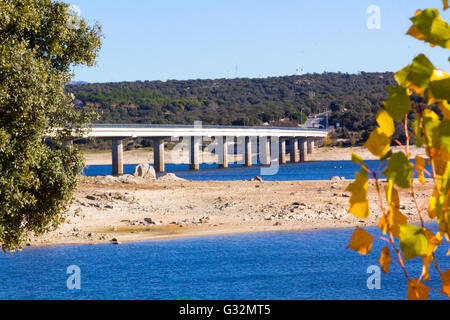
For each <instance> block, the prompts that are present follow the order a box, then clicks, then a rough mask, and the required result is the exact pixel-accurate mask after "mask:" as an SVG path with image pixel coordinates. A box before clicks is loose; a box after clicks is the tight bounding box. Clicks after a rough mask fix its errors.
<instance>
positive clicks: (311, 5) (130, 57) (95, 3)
mask: <svg viewBox="0 0 450 320" xmlns="http://www.w3.org/2000/svg"><path fill="white" fill-rule="evenodd" d="M65 2H68V3H71V4H73V5H76V6H78V7H79V8H80V9H81V15H82V16H83V17H84V18H86V19H87V20H88V21H89V22H90V23H93V22H95V21H98V22H99V23H100V24H102V25H103V31H104V34H105V39H103V48H102V50H101V52H100V56H99V59H98V65H97V66H95V67H93V68H85V67H76V68H75V69H74V71H75V73H76V76H75V80H84V81H89V82H110V81H112V82H117V81H134V80H162V81H166V80H168V79H176V80H184V79H215V78H227V77H228V78H235V77H236V76H238V77H249V78H257V77H270V76H282V75H292V74H295V72H296V69H297V68H299V67H302V68H304V70H305V72H306V73H314V72H316V73H321V72H324V71H328V72H335V71H341V72H348V73H356V72H358V71H366V72H371V71H396V70H399V69H401V68H402V67H404V66H406V65H407V64H408V63H410V61H411V60H412V59H413V58H414V56H415V55H417V54H419V53H425V54H427V55H428V56H429V57H430V58H431V60H432V61H433V63H434V64H435V65H436V66H437V67H439V68H442V69H444V70H447V71H448V69H449V68H448V67H449V63H448V60H447V59H448V53H446V52H445V51H444V50H443V49H440V48H434V49H431V48H430V47H429V46H428V45H426V44H424V43H422V42H419V41H417V40H415V39H413V38H412V37H409V36H406V35H405V33H406V31H407V30H408V28H409V26H410V21H409V18H410V17H411V16H413V15H414V12H415V11H416V9H420V8H422V9H423V8H426V7H432V8H439V9H442V1H441V0H426V1H425V0H394V1H393V0H320V1H319V0H292V1H290V0H289V1H288V0H257V1H256V0H226V1H224V0H191V1H181V0H179V1H175V0H164V1H148V0H127V1H124V0H114V1H111V0H108V1H107V0H72V1H68V0H67V1H65ZM370 5H376V6H378V7H379V8H380V9H381V29H379V30H369V29H368V28H367V25H366V22H367V20H368V19H369V17H370V15H369V14H368V13H367V8H368V7H369V6H370ZM449 11H450V10H449ZM442 16H443V18H444V19H446V20H447V21H448V20H449V19H448V18H449V17H450V14H449V13H445V14H442Z"/></svg>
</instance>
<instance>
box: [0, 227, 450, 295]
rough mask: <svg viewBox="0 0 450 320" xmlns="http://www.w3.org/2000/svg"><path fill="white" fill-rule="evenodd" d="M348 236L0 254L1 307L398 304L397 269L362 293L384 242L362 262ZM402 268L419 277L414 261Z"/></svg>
mask: <svg viewBox="0 0 450 320" xmlns="http://www.w3.org/2000/svg"><path fill="white" fill-rule="evenodd" d="M372 231H373V232H376V230H375V229H372ZM352 232H353V230H350V229H348V230H347V229H346V230H326V231H303V232H275V233H261V234H245V235H233V236H215V237H202V238H192V239H182V240H163V241H154V242H144V243H130V244H123V245H120V246H114V245H95V246H89V245H83V246H60V247H43V248H27V249H25V250H24V251H23V252H21V253H16V254H14V255H6V254H0V274H1V275H2V281H0V299H100V300H101V299H139V300H140V299H152V300H159V299H174V300H180V299H194V300H196V299H213V300H215V299H225V300H229V299H244V300H248V299H255V300H260V299H261V300H271V299H277V300H278V299H279V300H293V299H358V300H360V299H361V300H364V299H402V300H403V299H405V298H406V281H405V279H404V276H403V274H402V272H401V271H400V269H399V267H398V266H397V265H395V264H392V266H391V273H390V274H389V275H387V276H386V275H382V281H381V289H380V290H369V289H368V288H367V284H366V283H367V279H368V277H369V276H370V274H367V268H368V267H369V266H371V265H376V264H377V260H378V257H379V252H380V250H381V248H382V246H384V243H381V241H376V242H375V244H374V249H373V254H372V255H369V256H360V255H359V254H357V253H355V252H353V251H351V250H347V249H346V246H347V244H348V242H349V239H350V237H351V234H352ZM447 249H448V248H446V249H444V248H443V249H442V250H441V251H439V252H438V257H439V258H440V264H441V268H442V269H445V268H449V267H450V259H448V257H445V253H446V250H447ZM71 265H77V266H79V267H80V269H81V290H79V291H70V290H68V289H67V287H66V280H67V277H68V275H67V274H66V270H67V267H68V266H71ZM407 268H408V269H409V271H410V272H411V275H414V276H416V277H417V276H418V275H417V272H419V273H420V271H421V259H416V260H413V261H412V262H408V263H407ZM412 270H416V271H417V272H416V273H413V272H412ZM437 278H438V277H437V275H436V273H435V272H434V270H432V280H431V281H430V282H429V285H430V286H434V287H439V282H438V281H436V280H438V279H437ZM430 296H431V298H433V299H439V298H441V299H443V298H444V297H442V296H440V295H438V294H437V293H435V292H431V293H430Z"/></svg>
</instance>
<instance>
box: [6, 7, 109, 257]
mask: <svg viewBox="0 0 450 320" xmlns="http://www.w3.org/2000/svg"><path fill="white" fill-rule="evenodd" d="M100 38H101V30H100V26H98V25H95V26H88V25H87V24H86V22H85V21H84V20H82V19H79V20H76V21H74V16H73V15H71V14H70V10H69V5H67V4H65V3H62V2H56V1H50V0H3V1H1V2H0V245H1V247H2V249H3V250H4V251H13V250H15V249H16V248H21V247H22V246H23V245H24V241H25V240H26V237H27V235H28V234H30V233H34V234H41V233H44V232H47V231H49V230H51V229H52V228H54V227H56V226H57V225H58V224H59V223H61V221H62V220H63V218H64V213H65V212H66V209H67V207H68V204H69V203H70V201H71V200H72V192H73V191H74V190H75V188H76V185H77V183H76V182H77V180H76V176H77V175H78V174H79V173H80V170H81V169H82V166H83V161H82V157H81V155H80V152H79V150H78V149H76V148H66V149H62V148H50V147H48V146H47V144H46V143H45V140H46V137H48V136H51V137H52V140H53V141H54V143H55V144H56V145H59V146H61V144H62V142H63V141H65V140H67V139H68V138H69V137H70V136H71V135H76V134H80V133H81V131H82V126H83V124H84V123H86V122H87V121H88V120H89V119H91V116H92V113H91V112H85V111H83V110H81V109H80V108H78V109H77V108H75V105H74V103H73V97H71V96H70V95H69V94H67V92H66V90H65V85H66V84H67V82H69V81H70V79H71V77H72V75H71V73H70V67H71V66H72V65H74V64H84V65H89V66H90V65H93V64H94V63H95V58H96V56H97V52H98V50H99V48H100ZM58 129H60V130H58Z"/></svg>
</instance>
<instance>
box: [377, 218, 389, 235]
mask: <svg viewBox="0 0 450 320" xmlns="http://www.w3.org/2000/svg"><path fill="white" fill-rule="evenodd" d="M378 228H380V230H381V232H383V234H386V233H388V231H389V224H388V222H387V218H386V216H385V215H383V216H382V217H381V219H380V221H379V222H378Z"/></svg>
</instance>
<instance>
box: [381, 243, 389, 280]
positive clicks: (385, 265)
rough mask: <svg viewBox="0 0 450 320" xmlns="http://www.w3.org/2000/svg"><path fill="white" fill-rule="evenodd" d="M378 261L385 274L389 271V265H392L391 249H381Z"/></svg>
mask: <svg viewBox="0 0 450 320" xmlns="http://www.w3.org/2000/svg"><path fill="white" fill-rule="evenodd" d="M378 263H379V264H380V265H381V269H382V270H383V272H384V273H385V274H388V273H389V267H390V265H391V251H390V250H389V248H388V247H385V248H383V250H381V258H380V260H379V261H378Z"/></svg>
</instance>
